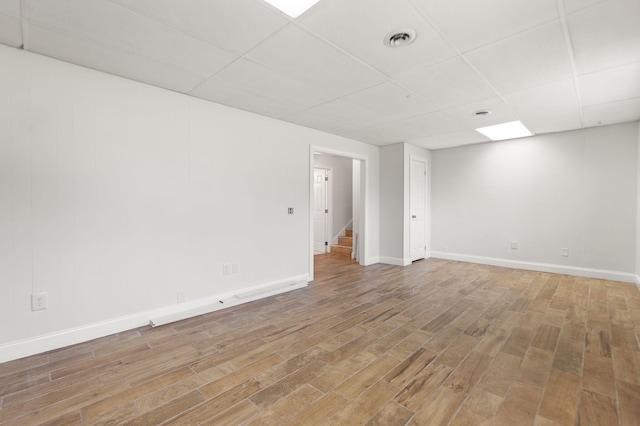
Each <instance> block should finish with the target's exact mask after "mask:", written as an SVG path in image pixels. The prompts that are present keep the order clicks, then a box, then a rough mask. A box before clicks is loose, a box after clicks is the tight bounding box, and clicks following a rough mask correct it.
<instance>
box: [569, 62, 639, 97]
mask: <svg viewBox="0 0 640 426" xmlns="http://www.w3.org/2000/svg"><path fill="white" fill-rule="evenodd" d="M578 83H579V88H580V96H581V100H582V105H583V106H589V105H595V104H604V103H608V102H615V101H622V100H625V99H629V98H640V62H635V63H633V64H629V65H623V66H621V67H616V68H609V69H606V70H604V71H598V72H593V73H590V74H584V75H581V76H579V77H578Z"/></svg>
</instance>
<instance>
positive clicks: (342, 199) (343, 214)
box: [314, 154, 353, 244]
mask: <svg viewBox="0 0 640 426" xmlns="http://www.w3.org/2000/svg"><path fill="white" fill-rule="evenodd" d="M314 161H315V167H319V168H322V169H329V170H331V177H332V179H333V182H331V201H330V203H331V207H332V210H333V212H332V219H333V220H332V229H331V230H330V233H331V238H332V244H338V236H341V235H344V233H342V231H343V230H344V229H345V228H346V227H347V225H349V224H350V223H351V221H352V219H353V190H352V188H353V160H352V159H351V158H347V157H339V156H336V155H327V154H316V155H315V156H314Z"/></svg>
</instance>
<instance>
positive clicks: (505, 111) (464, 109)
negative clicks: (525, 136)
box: [445, 97, 518, 129]
mask: <svg viewBox="0 0 640 426" xmlns="http://www.w3.org/2000/svg"><path fill="white" fill-rule="evenodd" d="M480 110H489V111H490V114H488V115H482V116H478V115H475V114H474V112H476V111H480ZM445 112H446V113H447V115H449V116H451V117H453V118H455V119H457V120H459V121H461V122H464V123H465V124H467V125H468V126H469V127H470V128H472V129H477V128H478V127H485V126H491V125H493V124H500V123H508V122H510V121H515V120H518V116H517V115H516V113H515V112H514V111H513V108H511V107H510V106H509V105H507V104H506V103H505V102H504V101H503V100H502V99H501V98H499V97H495V98H491V99H485V100H482V101H479V102H473V103H470V104H465V105H460V106H457V107H454V108H449V109H447V110H445Z"/></svg>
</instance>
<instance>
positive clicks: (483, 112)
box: [473, 109, 491, 117]
mask: <svg viewBox="0 0 640 426" xmlns="http://www.w3.org/2000/svg"><path fill="white" fill-rule="evenodd" d="M489 114H491V111H490V110H488V109H481V110H480V111H476V112H474V113H473V115H475V116H476V117H484V116H487V115H489Z"/></svg>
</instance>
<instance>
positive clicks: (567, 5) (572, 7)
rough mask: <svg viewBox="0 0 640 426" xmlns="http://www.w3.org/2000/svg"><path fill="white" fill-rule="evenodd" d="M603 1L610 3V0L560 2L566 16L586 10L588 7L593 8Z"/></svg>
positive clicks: (563, 0) (568, 0) (565, 0)
mask: <svg viewBox="0 0 640 426" xmlns="http://www.w3.org/2000/svg"><path fill="white" fill-rule="evenodd" d="M605 1H610V0H562V2H563V4H564V9H565V12H566V13H568V14H571V13H574V12H577V11H579V10H583V9H586V8H588V7H591V6H594V5H596V4H598V3H602V2H605Z"/></svg>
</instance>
